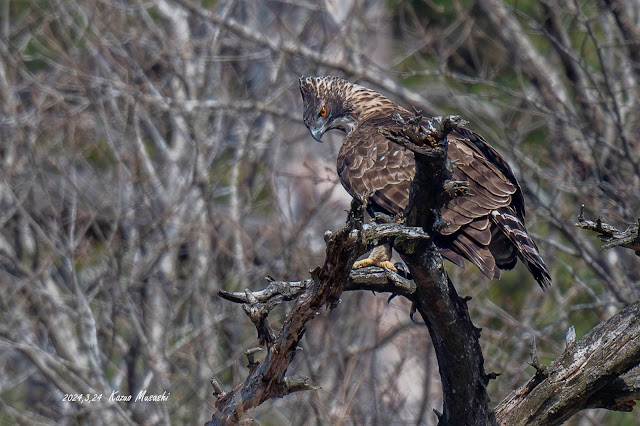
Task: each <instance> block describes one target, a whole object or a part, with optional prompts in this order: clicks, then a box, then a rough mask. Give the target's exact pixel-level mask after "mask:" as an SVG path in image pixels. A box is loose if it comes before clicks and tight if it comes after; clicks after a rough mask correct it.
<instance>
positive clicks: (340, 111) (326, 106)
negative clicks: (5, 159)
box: [300, 77, 359, 142]
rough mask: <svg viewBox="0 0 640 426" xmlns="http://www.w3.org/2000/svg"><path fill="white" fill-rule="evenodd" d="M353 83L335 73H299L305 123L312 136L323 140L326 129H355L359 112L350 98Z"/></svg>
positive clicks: (320, 140) (347, 130) (347, 131)
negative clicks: (305, 74)
mask: <svg viewBox="0 0 640 426" xmlns="http://www.w3.org/2000/svg"><path fill="white" fill-rule="evenodd" d="M354 87H356V85H354V84H352V83H349V82H348V81H346V80H343V79H341V78H338V77H300V92H301V93H302V102H303V104H304V113H303V118H304V124H305V125H306V126H307V128H308V129H309V131H310V132H311V136H313V138H314V139H315V140H317V141H318V142H322V135H324V134H325V132H327V131H328V130H332V129H340V130H342V131H344V132H345V133H349V132H351V131H352V130H353V129H355V127H356V125H357V124H358V119H359V114H357V111H355V110H354V108H353V106H352V103H351V102H350V96H351V94H352V92H353V89H354Z"/></svg>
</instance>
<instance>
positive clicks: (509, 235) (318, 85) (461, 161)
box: [300, 77, 551, 289]
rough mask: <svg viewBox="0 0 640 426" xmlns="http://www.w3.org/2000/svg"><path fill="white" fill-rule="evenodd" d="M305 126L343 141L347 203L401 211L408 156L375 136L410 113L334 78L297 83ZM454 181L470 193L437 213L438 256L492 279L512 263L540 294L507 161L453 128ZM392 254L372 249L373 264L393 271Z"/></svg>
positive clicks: (538, 271) (541, 267) (535, 259)
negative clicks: (350, 199)
mask: <svg viewBox="0 0 640 426" xmlns="http://www.w3.org/2000/svg"><path fill="white" fill-rule="evenodd" d="M300 91H301V93H302V99H303V104H304V115H303V117H304V124H305V125H306V126H307V128H308V129H309V131H310V133H311V136H312V137H313V138H314V139H315V140H317V141H318V142H321V138H322V136H323V135H324V133H325V132H327V131H328V130H332V129H339V130H342V131H343V132H345V133H346V134H347V135H346V137H345V138H344V141H343V143H342V146H341V147H340V150H339V152H338V161H337V166H338V175H339V176H340V181H341V182H342V185H343V186H344V187H345V189H346V190H347V192H349V194H351V196H355V195H360V196H362V195H364V194H369V205H368V208H367V210H368V212H369V213H370V214H375V212H381V213H385V214H388V215H391V216H395V215H398V214H400V213H402V212H403V211H404V209H405V208H406V207H407V204H408V201H409V192H410V189H411V181H412V179H413V177H414V175H415V167H416V166H415V159H414V154H413V152H411V151H410V150H408V149H405V148H403V147H401V146H400V145H397V144H395V143H393V142H391V141H389V140H388V139H386V138H385V137H384V136H382V135H381V134H380V133H379V132H378V128H379V127H380V126H385V125H393V124H394V123H395V121H394V120H395V119H394V117H397V115H398V114H399V115H400V116H401V117H402V118H403V119H405V120H407V119H409V118H411V117H412V116H414V115H415V114H413V113H411V112H409V111H408V110H407V109H405V108H403V107H401V106H398V105H396V104H395V103H393V102H392V101H391V100H389V99H388V98H386V97H385V96H383V95H381V94H380V93H377V92H375V91H373V90H370V89H367V88H365V87H363V86H361V85H358V84H354V83H350V82H348V81H346V80H344V79H341V78H338V77H301V78H300ZM447 139H448V142H449V159H450V162H451V164H452V167H453V177H452V179H454V180H457V181H467V182H468V185H469V192H468V194H466V195H462V196H458V197H455V198H453V199H452V200H451V201H449V202H448V203H447V204H446V205H445V206H444V208H443V209H442V218H443V220H444V225H443V226H442V227H440V228H439V229H438V232H439V233H438V235H435V236H433V237H434V242H435V244H436V245H437V246H438V247H439V248H440V249H441V251H442V255H443V256H444V257H445V258H446V259H448V260H450V261H451V262H453V263H455V264H457V265H458V266H463V265H464V259H466V260H468V261H470V262H471V263H473V264H474V265H476V266H477V267H478V268H479V269H480V270H481V271H482V272H483V273H484V275H486V276H487V277H488V278H490V279H498V278H500V270H501V269H512V268H513V267H514V266H515V264H516V262H517V259H518V258H520V259H521V260H522V262H523V263H524V264H525V265H526V267H527V268H528V269H529V271H530V272H531V274H532V275H533V277H534V278H535V280H536V281H537V282H538V284H539V285H540V286H541V287H542V288H543V289H544V288H545V287H547V286H549V285H551V277H550V275H549V271H548V270H547V268H546V266H545V264H544V261H543V260H542V257H541V256H540V253H539V252H538V248H537V247H536V244H535V243H534V242H533V240H532V239H531V237H530V236H529V234H528V233H527V229H526V228H525V226H524V216H525V211H524V197H523V195H522V191H521V189H520V186H519V185H518V181H517V180H516V178H515V176H514V174H513V172H512V171H511V169H510V168H509V165H508V164H507V163H506V161H505V160H504V159H503V158H502V156H500V154H499V153H498V152H497V151H496V150H495V149H494V148H492V147H491V146H490V145H489V144H487V142H486V141H485V140H484V139H483V138H482V137H481V136H480V135H478V134H476V133H474V132H472V131H471V130H468V129H466V128H459V129H457V130H455V131H453V132H452V133H450V134H448V136H447ZM390 257H391V249H390V248H384V249H381V248H376V249H374V251H373V253H372V254H371V255H370V258H369V259H365V260H364V261H360V262H358V263H356V265H354V267H362V266H368V265H371V264H375V265H379V266H383V267H388V268H392V269H393V266H392V264H391V263H390V262H389V259H390Z"/></svg>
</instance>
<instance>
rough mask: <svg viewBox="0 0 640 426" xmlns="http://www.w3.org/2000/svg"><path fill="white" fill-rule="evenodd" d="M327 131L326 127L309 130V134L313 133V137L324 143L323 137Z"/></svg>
mask: <svg viewBox="0 0 640 426" xmlns="http://www.w3.org/2000/svg"><path fill="white" fill-rule="evenodd" d="M325 131H326V130H325V128H324V126H322V127H310V128H309V132H311V136H312V137H313V138H314V139H315V140H317V141H318V142H320V143H322V135H324V133H325Z"/></svg>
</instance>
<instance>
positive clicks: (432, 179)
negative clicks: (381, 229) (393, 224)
mask: <svg viewBox="0 0 640 426" xmlns="http://www.w3.org/2000/svg"><path fill="white" fill-rule="evenodd" d="M396 121H397V125H398V127H396V128H390V129H380V132H381V133H382V134H383V135H384V136H385V137H387V138H388V139H389V140H391V141H393V142H396V143H398V144H400V145H402V146H404V147H406V148H408V149H410V150H412V151H413V152H414V153H415V158H416V175H415V178H414V181H413V183H412V185H411V195H410V198H409V206H408V207H407V212H406V224H407V225H413V226H422V227H423V228H424V229H425V231H426V232H427V233H430V232H431V231H432V230H437V227H438V226H440V224H441V223H442V216H441V214H440V210H441V208H442V206H443V205H444V204H445V203H446V202H447V201H449V200H450V199H451V198H452V197H453V196H455V194H456V193H464V190H465V188H466V185H465V183H464V182H454V181H452V180H451V177H452V172H451V165H450V163H449V159H448V155H447V150H448V143H447V138H446V135H447V134H448V133H449V132H451V131H453V130H455V129H456V128H457V127H458V126H461V125H463V124H464V121H462V120H461V119H460V118H459V117H456V116H452V117H435V118H432V119H428V120H423V119H422V117H421V116H420V115H419V114H418V115H416V117H414V118H412V119H409V120H407V121H404V120H402V119H397V120H396ZM451 188H456V190H454V191H453V192H451V191H450V189H451ZM448 189H449V190H448ZM394 247H395V248H396V250H397V251H398V252H399V253H400V254H401V256H402V258H403V260H404V261H405V263H406V264H407V266H408V267H409V270H410V271H411V274H412V276H413V278H414V280H415V281H416V282H417V283H418V286H417V289H416V308H417V310H418V312H419V313H420V315H421V316H422V318H423V320H424V321H425V323H426V325H427V327H428V329H429V333H430V335H431V340H432V342H433V345H434V348H435V352H436V356H437V359H438V365H439V371H440V378H441V380H442V393H443V398H444V404H443V412H442V414H441V415H439V416H438V417H439V424H442V425H449V424H465V425H486V424H488V423H489V414H490V410H489V396H488V394H487V388H486V386H487V383H488V382H489V379H490V376H489V375H487V374H485V371H484V358H483V356H482V350H481V348H480V343H479V338H480V329H478V328H476V327H475V326H474V325H473V323H472V322H471V318H470V317H469V311H468V309H467V300H468V299H463V298H461V297H460V296H458V294H457V292H456V290H455V288H454V286H453V284H452V283H451V281H450V280H449V278H448V276H447V273H446V270H445V268H444V264H443V259H442V256H441V255H440V250H439V249H438V248H437V247H436V246H435V245H434V244H433V242H432V241H431V240H429V241H423V242H420V243H419V245H418V246H415V245H407V244H405V243H404V242H403V241H400V240H396V241H395V245H394Z"/></svg>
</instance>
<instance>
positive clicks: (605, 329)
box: [495, 301, 640, 425]
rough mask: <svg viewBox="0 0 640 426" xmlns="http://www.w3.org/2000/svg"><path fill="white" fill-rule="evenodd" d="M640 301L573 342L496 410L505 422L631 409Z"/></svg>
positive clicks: (639, 346)
mask: <svg viewBox="0 0 640 426" xmlns="http://www.w3.org/2000/svg"><path fill="white" fill-rule="evenodd" d="M639 363H640V301H638V302H635V303H634V304H632V305H630V306H628V307H627V308H625V309H623V310H622V311H620V312H619V313H618V314H617V315H615V316H614V317H612V318H611V319H609V320H608V321H605V322H603V323H600V324H599V325H598V326H596V327H595V328H594V329H593V330H591V331H590V332H589V333H588V334H587V335H586V336H584V337H583V338H582V339H580V340H579V341H577V342H575V343H570V344H569V345H568V346H567V348H566V349H565V351H564V352H563V353H562V354H561V355H560V356H559V357H558V358H557V359H556V360H555V361H554V362H553V363H551V365H550V366H548V367H547V368H546V369H544V370H542V371H540V370H539V372H538V373H537V374H536V375H535V376H533V377H532V378H531V379H530V380H529V381H528V382H527V383H526V384H524V385H523V386H521V387H520V388H519V389H517V390H515V391H514V392H512V393H511V394H510V395H509V396H508V397H507V398H506V399H505V400H504V401H502V402H501V403H500V404H499V405H498V407H497V408H496V410H495V418H496V420H497V422H498V423H499V424H508V425H525V424H544V425H556V424H561V423H563V422H564V421H566V420H567V419H568V418H569V417H571V416H572V415H573V414H575V413H576V412H578V411H580V410H583V409H586V408H607V409H610V410H617V411H631V409H632V408H633V406H634V405H635V402H634V399H637V398H638V389H639V388H640V383H639V382H638V380H637V379H638V371H637V368H636V369H635V370H633V369H634V367H636V366H638V364H639Z"/></svg>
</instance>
